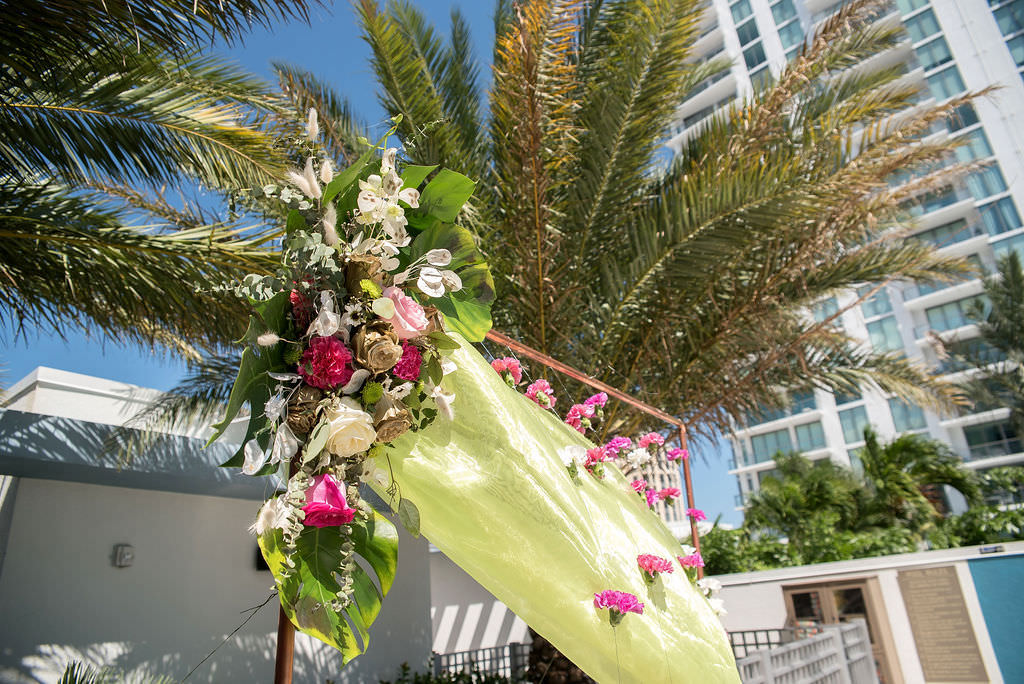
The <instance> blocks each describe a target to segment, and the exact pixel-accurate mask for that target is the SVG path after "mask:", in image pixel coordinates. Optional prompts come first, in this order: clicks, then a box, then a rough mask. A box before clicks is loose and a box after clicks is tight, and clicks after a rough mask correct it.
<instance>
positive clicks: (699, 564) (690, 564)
mask: <svg viewBox="0 0 1024 684" xmlns="http://www.w3.org/2000/svg"><path fill="white" fill-rule="evenodd" d="M676 560H678V561H679V564H680V565H681V566H683V567H684V568H703V567H704V559H703V558H701V556H700V552H698V551H694V552H693V553H691V554H690V555H689V556H676Z"/></svg>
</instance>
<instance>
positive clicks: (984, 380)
mask: <svg viewBox="0 0 1024 684" xmlns="http://www.w3.org/2000/svg"><path fill="white" fill-rule="evenodd" d="M985 301H986V303H987V306H979V307H977V308H976V309H975V311H974V312H973V315H974V317H975V318H976V319H977V320H978V321H979V324H978V330H979V332H980V333H981V335H980V337H979V338H978V343H980V344H978V345H977V347H976V348H975V350H974V353H969V354H966V355H961V356H960V358H959V359H958V361H959V362H960V363H961V365H963V366H968V367H969V366H974V367H976V368H981V369H984V373H982V374H981V375H979V376H978V377H974V378H971V379H970V380H968V381H967V382H966V383H964V390H965V391H966V392H967V394H968V396H970V397H971V399H973V400H974V402H975V405H976V406H989V407H1000V408H1002V407H1006V408H1009V409H1010V422H1011V423H1012V424H1013V426H1014V428H1015V429H1016V431H1017V434H1018V435H1020V434H1024V269H1022V267H1021V261H1020V255H1019V254H1018V253H1017V252H1010V253H1009V254H1007V255H1006V256H1005V257H1003V258H1002V259H1000V261H999V265H998V271H997V273H996V274H995V275H993V276H991V277H990V278H987V279H986V280H985ZM986 308H987V309H988V311H987V315H986V311H985V309H986ZM976 410H978V409H976Z"/></svg>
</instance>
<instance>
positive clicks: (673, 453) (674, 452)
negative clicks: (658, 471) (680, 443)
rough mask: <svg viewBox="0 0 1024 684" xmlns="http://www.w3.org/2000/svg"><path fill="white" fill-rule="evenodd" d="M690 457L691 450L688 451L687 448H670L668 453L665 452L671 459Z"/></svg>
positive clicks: (677, 459) (666, 456)
mask: <svg viewBox="0 0 1024 684" xmlns="http://www.w3.org/2000/svg"><path fill="white" fill-rule="evenodd" d="M689 457H690V452H689V451H687V450H686V449H678V448H677V449H669V450H668V453H667V454H665V458H667V459H668V460H670V461H679V460H682V459H684V458H689Z"/></svg>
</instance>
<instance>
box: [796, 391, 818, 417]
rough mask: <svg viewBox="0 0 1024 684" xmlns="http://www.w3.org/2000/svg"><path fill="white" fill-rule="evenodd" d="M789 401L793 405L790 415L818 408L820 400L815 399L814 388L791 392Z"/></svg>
mask: <svg viewBox="0 0 1024 684" xmlns="http://www.w3.org/2000/svg"><path fill="white" fill-rule="evenodd" d="M789 403H790V407H791V408H790V415H796V414H797V413H803V412H804V411H813V410H814V409H816V408H818V402H816V401H815V400H814V390H805V391H803V392H790V393H789Z"/></svg>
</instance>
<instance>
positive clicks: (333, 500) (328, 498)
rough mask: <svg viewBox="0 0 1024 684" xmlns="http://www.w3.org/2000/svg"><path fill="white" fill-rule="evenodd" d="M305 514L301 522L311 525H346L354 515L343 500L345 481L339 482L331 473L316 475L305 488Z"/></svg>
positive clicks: (303, 508)
mask: <svg viewBox="0 0 1024 684" xmlns="http://www.w3.org/2000/svg"><path fill="white" fill-rule="evenodd" d="M302 510H303V512H304V513H305V514H306V517H305V519H304V520H303V521H302V522H303V524H305V525H309V526H311V527H334V526H336V525H347V524H348V523H350V522H352V518H354V517H355V515H356V509H354V508H351V507H350V506H349V505H348V502H347V501H346V500H345V483H344V482H342V483H339V482H338V481H337V480H335V479H334V476H333V475H317V476H316V477H314V478H313V484H312V485H310V487H309V489H307V490H306V505H305V506H303V507H302Z"/></svg>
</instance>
